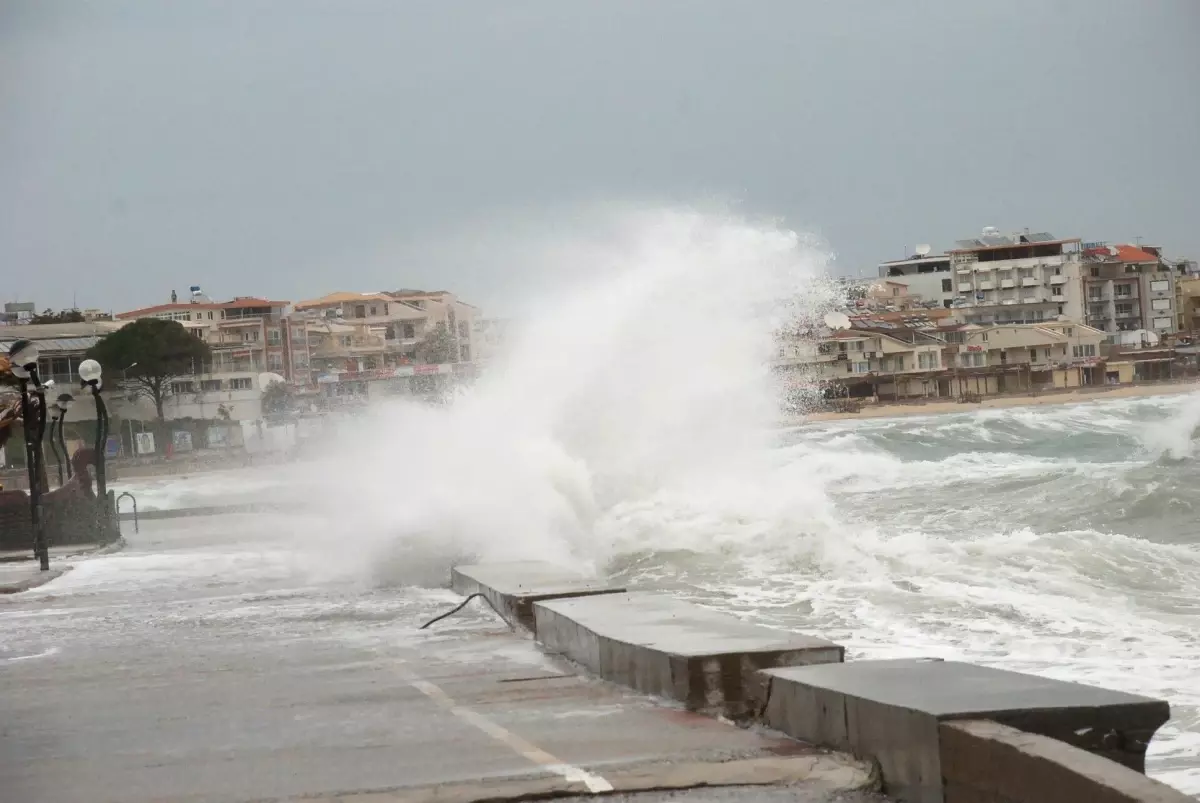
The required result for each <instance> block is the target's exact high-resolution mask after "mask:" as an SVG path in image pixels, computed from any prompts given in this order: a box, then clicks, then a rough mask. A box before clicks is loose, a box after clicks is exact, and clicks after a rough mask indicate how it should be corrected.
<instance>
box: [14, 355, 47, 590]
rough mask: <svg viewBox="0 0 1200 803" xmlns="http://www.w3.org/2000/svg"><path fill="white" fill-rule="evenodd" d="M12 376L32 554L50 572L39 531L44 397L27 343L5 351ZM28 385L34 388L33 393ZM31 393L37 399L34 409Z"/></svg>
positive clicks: (35, 365) (44, 430)
mask: <svg viewBox="0 0 1200 803" xmlns="http://www.w3.org/2000/svg"><path fill="white" fill-rule="evenodd" d="M8 360H9V362H10V363H11V365H12V373H13V376H15V377H16V378H17V381H18V382H19V383H20V386H21V420H22V421H23V422H24V427H23V428H24V430H25V465H26V468H28V470H29V523H30V525H31V526H32V528H33V552H34V555H36V556H37V559H38V563H39V564H40V566H41V569H42V571H48V570H49V569H50V551H49V550H48V549H47V548H46V533H45V531H44V530H43V529H42V438H43V436H44V435H45V432H46V394H45V392H44V391H43V390H42V383H41V381H40V380H39V379H38V373H37V361H38V349H37V346H36V345H34V343H33V342H31V341H29V340H16V341H14V342H13V343H12V345H10V346H9V347H8ZM30 384H32V385H33V389H32V391H31V390H30ZM31 393H32V394H33V395H36V396H37V401H38V404H37V409H36V410H35V409H34V404H33V399H32V398H31V397H30V396H31Z"/></svg>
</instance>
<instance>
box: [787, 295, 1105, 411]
mask: <svg viewBox="0 0 1200 803" xmlns="http://www.w3.org/2000/svg"><path fill="white" fill-rule="evenodd" d="M929 312H930V315H909V314H904V315H893V316H888V317H890V318H891V319H890V320H888V319H886V318H885V317H884V316H855V317H853V318H851V319H850V328H848V329H842V330H837V331H826V332H825V333H824V335H823V336H820V337H819V339H817V340H816V341H815V342H812V341H808V342H806V341H804V340H803V339H801V338H799V337H797V338H793V339H791V340H786V341H783V343H782V344H781V346H780V351H779V354H778V359H777V360H776V362H775V368H776V370H778V371H780V372H782V373H784V374H785V375H786V374H791V375H792V376H793V377H794V379H795V380H798V381H801V382H810V383H811V382H817V383H819V384H822V385H824V386H826V387H827V388H829V392H830V393H831V395H851V396H875V397H878V398H881V399H905V398H924V397H928V398H933V397H943V398H945V397H960V396H964V395H969V394H979V395H989V394H995V393H1006V392H1014V391H1022V390H1036V389H1052V388H1069V387H1077V386H1080V385H1093V384H1103V383H1105V382H1106V381H1110V380H1111V377H1109V376H1108V375H1107V374H1106V373H1105V372H1104V371H1103V370H1102V368H1101V366H1102V365H1103V360H1102V353H1101V347H1102V344H1103V342H1104V338H1105V335H1104V333H1103V332H1100V331H1098V330H1096V329H1093V328H1091V327H1089V326H1084V325H1082V324H1076V323H1073V322H1069V321H1055V322H1050V323H1044V324H1007V325H994V326H981V325H978V324H960V323H958V322H956V321H954V320H953V319H952V318H950V317H946V316H944V315H937V316H932V313H940V312H942V311H941V310H931V311H929ZM1123 381H1125V380H1123Z"/></svg>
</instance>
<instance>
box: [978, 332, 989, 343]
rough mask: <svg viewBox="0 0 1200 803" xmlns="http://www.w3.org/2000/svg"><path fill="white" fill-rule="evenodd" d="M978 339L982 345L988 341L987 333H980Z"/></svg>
mask: <svg viewBox="0 0 1200 803" xmlns="http://www.w3.org/2000/svg"><path fill="white" fill-rule="evenodd" d="M979 339H980V340H982V341H983V342H984V343H986V342H987V339H988V333H987V332H980V333H979Z"/></svg>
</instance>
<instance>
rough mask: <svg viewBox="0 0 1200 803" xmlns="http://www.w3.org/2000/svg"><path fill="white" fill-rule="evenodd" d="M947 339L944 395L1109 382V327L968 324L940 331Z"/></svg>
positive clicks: (1051, 324) (1067, 386)
mask: <svg viewBox="0 0 1200 803" xmlns="http://www.w3.org/2000/svg"><path fill="white" fill-rule="evenodd" d="M940 337H941V338H942V339H943V340H944V341H945V343H946V354H945V359H944V362H945V365H946V368H947V371H948V372H949V375H948V376H946V377H943V378H942V379H941V382H942V388H941V390H942V392H941V393H940V395H943V396H961V395H964V394H968V393H977V394H993V393H1009V392H1014V391H1023V390H1049V389H1053V388H1070V387H1079V386H1081V385H1099V384H1104V382H1105V376H1104V375H1103V372H1102V370H1101V368H1100V366H1101V363H1102V356H1103V355H1102V352H1101V348H1102V345H1103V343H1104V339H1105V334H1104V332H1101V331H1099V330H1098V329H1094V328H1092V327H1090V326H1086V325H1084V324H1079V323H1075V322H1072V321H1055V322H1052V323H1044V324H1013V325H997V326H979V325H965V326H961V327H957V328H955V329H953V330H949V331H945V332H942V333H940Z"/></svg>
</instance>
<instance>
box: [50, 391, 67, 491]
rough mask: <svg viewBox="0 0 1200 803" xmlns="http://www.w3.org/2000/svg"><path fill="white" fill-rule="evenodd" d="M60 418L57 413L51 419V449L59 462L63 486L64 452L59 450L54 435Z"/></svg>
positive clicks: (60, 480)
mask: <svg viewBox="0 0 1200 803" xmlns="http://www.w3.org/2000/svg"><path fill="white" fill-rule="evenodd" d="M56 410H57V408H56ZM59 420H60V419H59V416H58V414H57V413H56V414H55V416H54V417H53V418H51V419H50V451H52V452H54V459H55V461H56V462H57V463H58V487H60V488H61V487H62V486H63V485H64V484H65V482H66V478H65V477H64V476H63V456H62V452H60V451H59V450H58V441H57V439H56V438H55V435H54V430H55V429H57V428H58V422H59Z"/></svg>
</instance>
